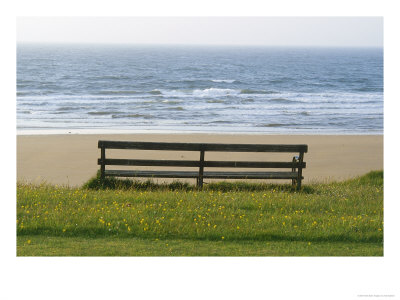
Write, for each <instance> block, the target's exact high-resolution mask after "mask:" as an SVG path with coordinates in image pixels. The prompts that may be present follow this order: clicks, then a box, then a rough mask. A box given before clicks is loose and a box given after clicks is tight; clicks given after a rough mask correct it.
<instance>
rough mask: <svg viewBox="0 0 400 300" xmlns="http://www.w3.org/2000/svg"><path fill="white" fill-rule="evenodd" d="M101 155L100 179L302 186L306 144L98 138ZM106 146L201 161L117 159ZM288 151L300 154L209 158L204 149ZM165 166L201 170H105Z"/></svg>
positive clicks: (198, 183) (221, 150) (213, 150)
mask: <svg viewBox="0 0 400 300" xmlns="http://www.w3.org/2000/svg"><path fill="white" fill-rule="evenodd" d="M98 147H99V148H100V149H101V157H100V159H98V165H100V166H101V167H100V170H101V179H102V180H104V178H105V177H106V176H114V177H154V178H156V177H158V178H195V179H197V186H198V187H199V188H201V187H202V186H203V180H204V179H205V178H213V179H291V180H292V185H296V184H297V189H300V188H301V180H302V179H303V176H302V170H303V169H304V168H305V167H306V163H305V162H304V161H303V158H304V153H306V152H307V150H308V146H307V145H284V144H283V145H278V144H270V145H268V144H208V143H154V142H122V141H99V143H98ZM106 149H128V150H168V151H198V152H199V153H200V159H199V160H154V159H152V160H148V159H118V158H106ZM206 151H212V152H288V153H298V156H294V157H293V158H292V159H291V160H290V161H285V162H282V161H207V160H205V152H206ZM111 165H112V166H166V167H196V168H198V171H177V170H174V171H160V170H155V171H153V170H106V166H111ZM204 168H274V169H291V170H281V171H269V172H266V171H257V172H247V171H241V172H240V171H235V172H228V171H204Z"/></svg>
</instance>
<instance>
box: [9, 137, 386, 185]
mask: <svg viewBox="0 0 400 300" xmlns="http://www.w3.org/2000/svg"><path fill="white" fill-rule="evenodd" d="M100 139H108V140H131V141H135V140H136V141H155V142H188V143H190V142H198V143H201V142H203V143H239V144H240V143H249V144H253V143H254V144H308V146H309V150H308V153H306V154H305V162H306V163H307V167H306V168H305V169H304V170H303V174H304V183H305V184H307V183H313V182H330V181H340V180H345V179H349V178H352V177H355V176H359V175H363V174H365V173H368V172H369V171H372V170H383V135H377V134H376V135H346V134H341V135H327V134H324V135H317V134H315V135H309V134H308V135H306V134H302V135H299V134H292V135H282V134H244V133H231V134H227V133H182V132H180V133H155V132H152V133H149V132H146V133H119V134H115V133H102V134H98V133H97V134H96V133H92V134H76V133H75V134H73V133H71V134H49V135H46V134H40V135H18V134H17V180H18V181H21V182H30V183H41V182H47V183H50V184H58V185H69V186H81V185H82V184H83V183H84V182H86V181H87V180H89V179H90V178H91V177H93V176H94V175H95V174H96V172H97V170H98V165H97V159H98V158H99V156H100V150H99V149H98V148H97V142H98V140H100ZM113 151H116V152H115V153H116V154H117V155H115V156H114V157H119V158H120V155H123V156H124V158H125V157H126V158H133V157H135V153H134V152H135V151H133V150H132V151H126V150H125V152H124V150H121V151H119V152H118V151H117V150H113ZM127 152H128V153H127ZM197 154H198V153H197V152H193V153H190V154H188V152H186V153H182V152H170V151H158V152H157V151H149V152H148V153H147V154H145V156H146V155H147V157H146V158H148V159H169V158H173V159H175V158H176V159H198V155H197ZM266 155H267V156H266ZM206 156H207V157H206V159H219V160H224V158H225V159H226V153H209V154H208V153H207V154H206ZM292 156H293V154H292V153H287V154H286V156H285V157H284V158H283V159H284V161H285V160H288V161H289V160H290V159H291V157H292ZM111 157H112V155H111ZM183 157H184V158H183ZM138 158H140V157H138ZM143 158H145V157H143ZM229 159H235V160H263V159H264V160H268V159H269V158H268V154H266V153H261V154H258V153H256V154H254V153H253V154H251V153H229ZM270 160H274V159H273V158H272V159H270ZM278 182H280V183H289V180H287V181H285V180H280V181H278Z"/></svg>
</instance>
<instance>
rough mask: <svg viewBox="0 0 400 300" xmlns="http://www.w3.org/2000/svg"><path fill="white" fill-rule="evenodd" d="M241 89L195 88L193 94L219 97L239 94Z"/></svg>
mask: <svg viewBox="0 0 400 300" xmlns="http://www.w3.org/2000/svg"><path fill="white" fill-rule="evenodd" d="M239 94H240V90H233V89H217V88H209V89H204V90H194V91H193V96H196V97H218V96H229V95H233V96H236V95H239Z"/></svg>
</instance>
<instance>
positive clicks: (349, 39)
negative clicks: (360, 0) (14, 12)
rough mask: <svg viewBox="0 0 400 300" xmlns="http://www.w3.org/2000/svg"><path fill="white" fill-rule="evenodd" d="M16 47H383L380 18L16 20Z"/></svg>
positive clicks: (95, 18) (103, 18) (72, 18)
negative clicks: (34, 44)
mask: <svg viewBox="0 0 400 300" xmlns="http://www.w3.org/2000/svg"><path fill="white" fill-rule="evenodd" d="M17 42H46V43H129V44H192V45H193V44H196V45H197V44H208V45H266V46H339V47H341V46H345V47H349V46H350V47H383V18H382V17H18V18H17Z"/></svg>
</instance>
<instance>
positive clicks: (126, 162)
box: [97, 158, 306, 168]
mask: <svg viewBox="0 0 400 300" xmlns="http://www.w3.org/2000/svg"><path fill="white" fill-rule="evenodd" d="M97 163H98V164H99V165H101V159H98V161H97ZM105 164H106V165H108V166H160V167H161V166H164V167H168V166H171V167H200V161H195V160H152V159H151V160H149V159H115V158H108V159H106V160H105ZM203 165H204V167H209V168H299V167H301V168H305V167H306V163H305V162H303V163H301V164H300V163H298V162H278V161H277V162H265V161H204V164H203Z"/></svg>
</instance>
